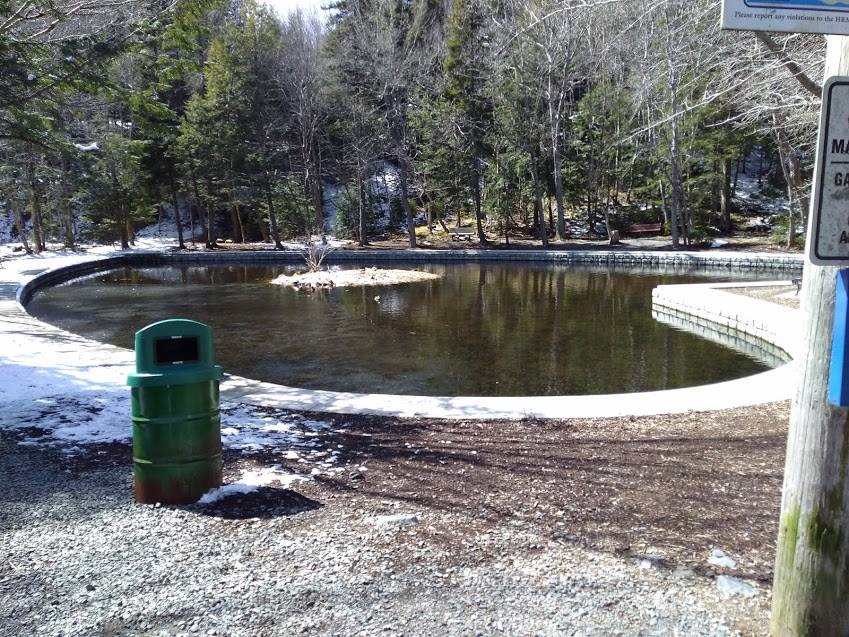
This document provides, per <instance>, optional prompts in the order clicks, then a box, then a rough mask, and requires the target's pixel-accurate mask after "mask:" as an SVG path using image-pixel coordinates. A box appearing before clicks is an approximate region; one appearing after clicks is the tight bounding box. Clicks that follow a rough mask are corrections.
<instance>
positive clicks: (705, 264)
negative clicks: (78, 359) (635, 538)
mask: <svg viewBox="0 0 849 637" xmlns="http://www.w3.org/2000/svg"><path fill="white" fill-rule="evenodd" d="M301 260H302V258H301V255H300V253H299V252H272V251H267V252H249V253H248V252H228V253H214V252H213V253H207V252H205V253H188V252H184V253H152V252H151V253H148V252H134V253H128V254H122V255H118V256H114V257H107V258H94V259H91V260H87V261H84V262H81V263H76V264H73V265H70V266H66V267H63V268H57V269H55V270H50V271H47V272H44V273H42V274H39V275H36V276H35V277H34V278H32V279H31V280H29V281H28V282H26V283H25V284H24V285H22V286H21V287H20V288H19V289H18V292H17V301H18V303H19V305H20V306H21V308H22V309H24V308H25V307H26V305H27V303H28V302H29V301H30V299H31V298H32V296H33V294H35V293H36V292H37V291H38V290H39V289H40V288H43V287H48V286H51V285H55V284H57V283H61V282H63V281H67V280H70V279H73V278H77V277H80V276H86V275H89V274H93V273H96V272H99V271H104V270H108V269H111V268H116V267H124V266H131V267H151V266H159V265H172V264H174V265H176V264H197V265H212V264H233V263H240V264H254V263H255V264H260V263H263V264H264V263H272V262H276V263H299V262H301ZM391 261H396V262H397V261H406V262H411V261H422V262H425V261H427V262H433V261H442V262H447V261H526V262H540V261H545V262H556V263H563V264H572V263H574V264H589V265H602V266H603V265H607V266H622V267H634V266H636V267H640V268H652V267H667V266H675V267H679V268H686V269H705V268H711V269H717V268H720V269H732V270H736V269H740V270H744V269H756V270H783V271H788V270H789V271H791V272H792V273H794V274H797V273H798V272H801V269H802V258H801V256H797V255H772V254H746V253H715V252H711V253H672V252H624V251H623V252H619V251H615V252H614V251H609V252H608V251H562V252H542V251H533V250H510V251H507V250H503V251H502V250H492V251H479V250H463V251H440V250H416V251H405V250H386V251H383V250H359V251H341V250H340V251H336V252H333V253H331V254H330V255H329V256H328V258H327V260H326V262H327V263H350V262H368V263H380V262H391ZM722 285H727V284H697V285H695V286H660V288H658V289H661V288H675V289H676V290H673V291H672V293H671V294H669V293H668V292H669V291H668V290H667V291H666V292H664V293H662V294H656V295H655V302H656V303H658V305H659V306H662V307H664V308H666V309H667V310H674V311H676V312H679V313H682V314H684V315H690V316H699V317H700V318H701V319H703V320H708V321H712V322H714V323H717V324H719V325H723V326H725V327H733V328H734V329H735V330H738V331H740V332H741V333H745V334H751V335H752V336H756V337H757V338H760V339H762V340H765V341H768V342H771V343H773V344H774V345H776V346H778V347H779V348H781V349H782V350H784V351H786V352H788V353H789V354H790V355H794V354H795V353H796V351H797V348H798V344H797V340H796V339H795V333H797V332H798V330H795V331H794V329H795V328H794V327H793V325H794V323H795V322H797V317H798V312H797V313H796V314H792V315H791V314H782V315H783V316H785V317H786V320H785V321H783V322H782V323H781V325H778V324H777V323H776V322H775V321H771V319H770V317H774V316H776V315H777V313H776V311H775V307H776V306H775V305H774V304H770V303H767V302H765V301H757V300H755V299H748V298H746V297H739V298H741V299H745V301H744V302H743V305H746V306H748V309H747V310H746V311H745V312H744V311H740V312H737V313H735V314H734V317H733V318H732V317H731V316H730V315H726V314H728V313H725V314H718V313H717V312H716V310H717V304H718V305H720V306H727V305H728V298H726V297H730V296H734V295H731V294H729V293H727V292H721V290H718V289H717V288H718V287H720V286H722ZM684 288H692V289H693V290H694V292H692V293H690V294H688V293H686V292H682V291H681V290H682V289H684ZM714 293H716V294H721V295H723V296H720V297H717V296H716V294H714ZM658 299H661V300H660V301H659V300H658ZM663 299H666V300H663ZM749 301H750V302H751V303H747V302H749ZM673 306H674V307H673ZM782 309H784V308H782ZM790 312H793V311H792V310H791V311H790ZM778 314H781V313H778ZM758 317H759V318H758ZM794 317H796V318H794ZM30 318H31V320H32V321H36V319H34V318H32V317H30ZM91 345H92V347H102V346H101V344H99V343H94V342H93V341H92V342H91ZM791 367H792V364H788V365H784V366H782V367H780V368H778V369H774V370H771V371H769V372H765V373H763V374H758V375H755V376H751V377H749V378H743V379H739V380H734V381H728V382H725V383H717V384H715V385H706V386H701V387H689V388H683V389H673V390H664V391H656V392H645V393H639V394H613V395H598V396H532V397H527V396H524V397H483V398H472V397H438V396H406V395H404V396H394V395H386V394H351V393H340V392H326V391H313V390H305V389H299V388H293V387H285V386H280V385H273V384H270V383H263V382H259V381H254V380H250V379H245V378H239V377H234V376H230V377H228V379H227V380H226V381H225V382H224V383H223V384H222V396H223V397H224V398H225V399H228V400H234V401H239V402H245V403H249V404H260V405H274V406H278V407H284V408H290V409H296V410H304V411H322V412H332V413H366V414H377V415H392V416H405V417H435V418H457V419H498V418H505V419H516V418H578V417H580V418H586V417H594V416H595V417H610V416H623V415H650V414H664V413H682V412H688V411H711V410H716V409H726V408H733V407H741V406H747V405H752V404H760V403H766V402H774V401H778V400H784V399H786V398H789V396H790V395H791V393H792V389H793V387H794V378H793V375H792V372H791Z"/></svg>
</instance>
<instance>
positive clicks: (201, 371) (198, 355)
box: [127, 319, 224, 387]
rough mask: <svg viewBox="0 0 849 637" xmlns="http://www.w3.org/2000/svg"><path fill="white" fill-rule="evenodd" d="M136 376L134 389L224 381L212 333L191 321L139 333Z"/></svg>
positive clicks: (168, 323) (169, 322) (173, 321)
mask: <svg viewBox="0 0 849 637" xmlns="http://www.w3.org/2000/svg"><path fill="white" fill-rule="evenodd" d="M135 350H136V373H135V374H130V375H129V376H128V377H127V384H128V385H130V386H131V387H162V386H166V385H185V384H189V383H199V382H204V381H209V380H220V379H221V377H222V376H223V375H224V372H223V370H222V369H221V367H220V366H218V365H216V364H215V356H214V351H213V347H212V330H210V329H209V327H208V326H207V325H204V324H203V323H198V322H197V321H190V320H188V319H170V320H167V321H159V322H157V323H153V324H151V325H148V326H147V327H145V328H143V329H141V330H139V331H138V332H136V347H135Z"/></svg>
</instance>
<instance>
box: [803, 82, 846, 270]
mask: <svg viewBox="0 0 849 637" xmlns="http://www.w3.org/2000/svg"><path fill="white" fill-rule="evenodd" d="M814 179H815V181H814V201H813V204H812V206H811V219H810V222H809V225H808V258H809V259H810V260H811V262H812V263H814V264H816V265H839V266H849V77H832V78H831V79H829V80H828V82H826V83H825V86H824V87H823V102H822V116H821V122H820V135H819V141H818V142H817V164H816V169H815V175H814Z"/></svg>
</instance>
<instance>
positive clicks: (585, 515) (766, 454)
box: [64, 402, 790, 586]
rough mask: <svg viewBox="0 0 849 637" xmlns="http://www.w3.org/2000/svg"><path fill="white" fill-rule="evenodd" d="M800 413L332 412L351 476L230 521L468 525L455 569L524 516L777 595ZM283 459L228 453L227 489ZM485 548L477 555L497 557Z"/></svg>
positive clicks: (558, 538)
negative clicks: (390, 519)
mask: <svg viewBox="0 0 849 637" xmlns="http://www.w3.org/2000/svg"><path fill="white" fill-rule="evenodd" d="M789 409H790V405H789V402H782V403H774V404H769V405H761V406H757V407H750V408H741V409H733V410H726V411H719V412H711V413H690V414H685V415H676V416H651V417H625V418H605V419H588V420H565V421H536V420H527V421H517V422H513V421H495V422H473V421H469V422H454V421H441V420H419V419H400V418H384V417H372V416H339V415H333V414H322V415H321V418H323V419H326V420H330V421H332V422H333V423H334V427H333V432H334V433H332V434H330V439H328V440H326V441H324V442H325V444H326V445H327V448H329V449H333V448H335V449H338V450H339V452H340V453H341V456H340V461H341V463H342V465H343V466H345V467H346V470H345V471H344V472H343V473H340V474H338V475H337V476H335V477H333V478H328V477H318V478H316V479H315V480H313V481H310V482H303V483H299V485H298V487H297V492H298V493H297V494H295V493H294V492H292V491H288V490H283V489H279V490H278V491H280V493H279V496H280V497H279V499H278V498H275V497H274V496H273V495H271V496H269V492H271V491H274V489H270V490H265V491H266V493H265V495H263V496H262V497H261V498H259V499H256V498H255V497H254V496H236V497H234V498H228V500H227V501H226V502H227V503H228V504H227V507H228V511H229V514H233V515H236V516H237V517H243V518H250V517H253V516H257V517H262V515H263V509H264V507H266V506H271V505H272V504H273V505H274V506H278V505H279V504H280V501H281V500H282V501H288V500H289V499H291V503H292V505H293V506H300V505H299V504H298V503H299V502H300V501H301V500H302V499H303V498H307V499H308V500H309V501H319V502H322V503H324V504H325V505H330V504H331V503H338V504H340V505H341V506H344V507H352V508H363V509H371V510H373V509H380V508H381V507H382V506H383V505H388V504H390V503H392V504H393V506H398V504H399V503H400V505H402V506H403V510H405V511H406V510H410V511H416V512H420V513H422V512H423V513H425V514H427V513H428V512H430V513H433V514H437V515H436V517H437V518H438V517H439V515H438V514H451V517H452V518H454V517H455V516H457V515H460V516H461V517H462V519H463V520H464V524H463V525H461V526H456V525H452V526H451V527H447V528H441V527H439V526H435V527H433V528H431V529H430V533H431V534H432V535H433V537H432V538H430V540H431V541H433V542H435V543H436V544H441V545H443V548H444V549H445V553H444V555H445V556H446V559H449V560H456V559H457V556H458V555H463V554H464V552H465V551H466V548H469V550H471V548H470V547H471V544H468V543H467V542H466V538H467V537H471V536H477V537H479V536H480V535H481V534H484V533H487V532H488V531H492V530H494V529H497V528H501V527H503V526H505V525H509V524H512V523H514V522H515V521H516V520H519V521H521V523H522V525H523V526H525V527H527V528H529V529H531V530H533V532H535V533H538V534H540V535H542V536H543V537H547V538H548V540H549V541H553V542H561V543H576V544H578V545H580V546H583V547H586V548H588V549H593V550H599V551H603V552H607V553H610V554H615V555H619V556H621V557H623V558H629V557H632V558H637V559H641V558H644V557H649V558H651V559H652V560H653V561H654V562H656V564H657V565H658V566H659V567H661V568H678V567H684V568H688V569H691V570H692V571H694V572H696V573H699V574H702V575H711V574H717V573H719V574H721V573H723V572H724V571H723V570H722V569H716V568H715V567H712V566H709V565H708V564H707V562H706V559H707V557H708V555H709V554H710V551H711V550H712V549H713V548H719V549H721V550H723V551H724V552H726V553H727V554H729V555H731V556H733V557H734V559H735V560H736V561H737V569H736V570H734V571H729V573H733V574H734V575H735V576H737V577H742V578H745V579H750V580H754V581H757V582H760V583H762V584H764V585H767V586H768V585H769V584H771V581H772V573H773V559H774V551H775V538H776V536H777V532H778V517H779V512H780V496H781V484H782V475H783V467H784V453H785V444H786V438H787V425H788V420H789ZM339 445H341V447H340V446H339ZM92 458H94V459H96V464H97V466H103V464H104V463H108V460H107V458H108V459H111V460H112V461H113V463H114V464H118V465H122V464H128V460H129V458H128V455H127V452H126V449H125V448H124V446H123V445H109V446H103V447H102V448H100V449H98V450H97V451H96V452H95V453H94V454H86V455H85V456H81V457H79V459H77V460H71V462H72V463H74V464H75V466H73V467H72V469H73V470H74V471H87V470H90V469H91V468H92V467H90V466H88V465H89V462H90V460H91V459H92ZM64 461H65V462H67V459H65V460H64ZM277 463H282V465H283V467H284V468H287V469H289V470H293V471H297V470H298V468H299V467H298V465H297V463H296V462H291V461H286V460H281V458H280V456H279V454H267V453H264V452H260V453H254V454H251V453H250V452H244V451H243V452H227V453H225V458H224V466H225V473H226V474H227V475H225V482H229V481H231V480H235V479H238V477H239V476H240V475H241V474H242V473H243V472H244V471H245V470H247V469H251V468H255V467H259V466H267V465H269V464H277ZM363 467H365V470H363V469H362V468H363ZM293 497H294V499H292V498H293ZM269 498H271V499H269ZM240 506H241V507H243V510H238V509H239V507H240ZM234 507H235V509H237V511H236V512H235V513H234V512H233V510H234ZM384 508H385V507H384ZM292 520H293V522H294V523H295V524H296V525H297V522H295V520H297V517H295V518H292ZM467 544H468V547H467ZM540 548H542V547H540ZM474 550H475V551H476V553H475V555H464V558H465V559H471V560H472V561H473V562H474V561H476V560H478V561H483V560H485V559H487V557H488V556H486V555H485V554H483V553H480V552H479V547H478V548H476V549H474Z"/></svg>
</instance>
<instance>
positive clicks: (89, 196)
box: [0, 0, 825, 252]
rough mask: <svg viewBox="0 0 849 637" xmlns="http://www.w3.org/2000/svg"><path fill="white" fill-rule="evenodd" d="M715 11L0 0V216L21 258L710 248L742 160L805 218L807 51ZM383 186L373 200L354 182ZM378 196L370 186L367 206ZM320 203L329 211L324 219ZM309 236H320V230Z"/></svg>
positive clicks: (577, 5)
mask: <svg viewBox="0 0 849 637" xmlns="http://www.w3.org/2000/svg"><path fill="white" fill-rule="evenodd" d="M719 13H720V2H719V1H718V0H560V1H547V0H531V1H530V2H528V1H526V0H329V2H328V4H327V6H326V8H325V10H324V15H323V16H316V15H309V14H303V13H300V12H294V13H292V14H289V15H287V16H280V15H278V14H276V13H274V12H273V11H272V10H271V9H269V8H267V7H266V6H264V5H262V4H257V3H256V2H255V0H61V1H60V0H52V1H45V0H0V215H6V216H7V217H8V218H9V219H12V220H13V221H14V232H15V235H16V240H18V241H20V242H21V244H22V246H23V249H24V250H26V251H27V252H30V251H31V250H35V251H39V250H43V249H45V248H46V247H47V244H48V242H49V241H59V242H62V243H63V244H64V245H65V246H66V247H69V248H72V247H74V246H75V244H76V243H77V242H79V241H81V240H95V241H115V242H120V244H121V246H122V247H127V246H129V245H130V244H131V243H132V242H133V240H134V233H135V230H136V228H138V227H140V226H142V225H146V224H149V223H152V222H155V221H156V220H157V219H158V218H159V219H161V218H162V217H163V216H164V215H166V214H170V215H172V216H176V222H177V223H176V228H177V233H178V243H179V246H180V247H185V244H186V241H188V240H191V241H195V240H196V239H200V240H201V241H203V242H204V243H205V244H206V245H207V247H215V246H217V245H218V241H219V240H221V239H228V240H232V241H233V242H236V243H245V242H255V241H262V242H266V243H270V244H273V245H274V246H276V247H278V248H280V247H282V241H283V240H285V239H288V238H294V237H303V236H307V237H319V236H321V237H323V236H324V235H325V233H326V232H333V233H334V234H336V235H337V236H346V237H350V238H354V239H356V240H357V241H358V242H359V243H360V244H362V245H365V244H367V243H368V241H369V239H370V238H374V237H376V236H379V235H381V234H382V233H385V232H386V231H387V229H389V230H390V231H391V230H393V229H395V230H397V229H399V228H401V229H403V231H404V232H405V236H406V239H405V240H406V241H408V242H409V245H410V246H413V247H415V246H416V245H417V243H419V242H420V241H421V240H422V238H423V237H426V236H427V235H428V234H429V233H430V232H433V231H434V229H438V228H440V227H441V228H442V229H443V230H444V231H447V230H448V227H447V224H454V225H465V224H470V225H472V226H473V227H474V231H475V233H476V234H477V237H478V240H479V242H480V243H481V244H485V243H488V242H491V241H493V240H501V239H504V240H506V241H507V242H509V239H510V237H526V238H533V239H534V240H536V241H539V242H540V244H541V245H543V246H546V247H547V246H548V245H549V243H550V242H563V241H566V240H568V239H570V238H576V237H585V236H592V235H593V233H598V234H600V235H604V236H607V235H608V233H610V232H611V231H613V230H621V231H625V230H627V228H628V227H629V226H630V225H631V224H636V223H658V222H661V223H663V227H664V231H665V232H666V233H667V234H668V235H669V239H670V245H671V246H672V247H674V248H678V247H681V246H688V245H695V244H698V243H700V242H703V241H704V240H705V239H706V238H708V237H710V236H712V235H719V234H728V233H731V232H732V231H733V230H734V225H735V216H734V215H735V214H736V213H737V212H739V211H738V210H735V198H734V194H735V191H736V190H737V187H738V179H739V177H740V175H741V174H744V173H745V172H746V170H747V162H748V163H751V162H753V161H757V162H758V163H759V167H758V176H759V177H760V178H762V179H763V180H764V182H765V186H764V187H765V189H766V192H767V193H768V194H769V192H770V190H769V189H772V192H774V193H775V195H776V196H782V197H786V198H787V199H788V200H789V202H790V206H789V209H788V210H785V211H784V213H783V214H782V215H780V218H778V219H777V220H775V223H774V231H775V233H776V236H778V237H780V239H781V241H782V242H784V243H786V244H787V245H788V246H792V245H793V244H794V243H796V241H797V239H798V237H799V234H800V229H801V228H803V227H804V225H805V217H806V215H807V209H808V194H807V193H808V190H809V187H810V186H809V180H810V174H811V170H812V168H813V165H812V164H813V148H814V145H815V140H816V125H817V115H818V111H819V106H820V101H821V87H820V85H819V84H818V82H817V79H814V78H816V76H817V73H818V72H819V69H821V68H822V65H823V59H824V54H825V40H824V38H823V37H822V36H817V35H774V36H770V35H767V34H762V33H759V34H752V33H733V32H723V31H721V30H720V29H719ZM381 180H382V183H383V187H378V186H376V183H377V182H378V181H381ZM387 180H388V181H389V182H390V185H389V186H388V187H387V186H386V183H387ZM330 207H332V209H333V211H332V212H333V214H328V210H327V209H328V208H330ZM328 218H330V219H331V221H328Z"/></svg>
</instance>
